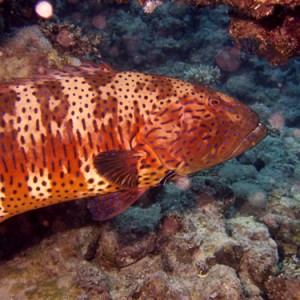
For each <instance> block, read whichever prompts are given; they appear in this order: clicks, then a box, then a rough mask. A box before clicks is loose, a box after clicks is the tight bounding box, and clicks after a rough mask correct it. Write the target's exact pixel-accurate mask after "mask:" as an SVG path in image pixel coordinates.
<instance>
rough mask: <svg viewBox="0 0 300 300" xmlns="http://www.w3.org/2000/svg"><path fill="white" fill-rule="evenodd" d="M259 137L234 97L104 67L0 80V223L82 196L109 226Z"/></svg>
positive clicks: (260, 131)
mask: <svg viewBox="0 0 300 300" xmlns="http://www.w3.org/2000/svg"><path fill="white" fill-rule="evenodd" d="M266 135H267V129H266V127H265V126H264V125H263V124H261V123H260V121H259V117H258V115H257V114H256V113H255V112H254V111H253V110H252V109H251V108H250V107H249V106H247V105H246V104H243V103H242V102H240V101H238V100H237V99H235V98H234V97H230V96H227V95H225V94H223V93H220V92H218V91H214V90H212V89H210V88H208V87H203V86H201V85H197V84H192V83H189V82H186V81H183V80H180V79H176V78H171V77H165V76H161V75H152V74H144V73H139V72H131V71H117V70H115V69H113V68H112V67H110V66H108V65H107V64H106V63H104V62H100V63H99V64H96V63H92V62H89V61H83V62H82V64H81V66H77V67H75V66H70V65H65V66H64V67H63V68H61V69H49V70H48V71H47V72H46V73H45V74H38V75H35V76H32V78H25V79H18V80H15V81H11V82H3V83H1V84H0V222H3V221H4V220H6V219H8V218H10V217H12V216H15V215H17V214H20V213H23V212H26V211H30V210H34V209H38V208H41V207H44V206H49V205H53V204H57V203H60V202H65V201H71V200H75V199H80V198H87V199H88V200H87V201H88V202H87V206H88V208H89V209H90V211H91V214H92V217H93V219H95V220H99V221H103V220H107V219H110V218H112V217H114V216H116V215H118V214H120V213H122V212H123V211H124V210H126V209H127V208H128V207H129V206H130V205H132V204H133V203H134V202H135V201H136V200H137V199H138V198H139V197H140V196H141V195H142V194H143V193H144V192H145V191H146V190H147V189H149V188H150V187H155V186H159V185H160V184H162V183H165V182H166V181H168V180H169V179H170V180H172V174H175V175H176V176H188V175H190V174H193V173H195V172H199V171H201V170H204V169H207V168H210V167H212V166H215V165H217V164H219V163H222V162H224V161H226V160H229V159H231V158H233V157H235V156H238V155H240V154H242V153H243V152H245V151H246V150H248V149H250V148H252V147H254V146H255V145H256V144H257V143H259V142H260V141H261V140H262V139H263V138H264V137H265V136H266Z"/></svg>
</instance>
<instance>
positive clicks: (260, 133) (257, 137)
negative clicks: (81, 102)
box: [234, 123, 268, 156]
mask: <svg viewBox="0 0 300 300" xmlns="http://www.w3.org/2000/svg"><path fill="white" fill-rule="evenodd" d="M267 134H268V129H267V127H266V126H265V125H263V124H261V123H258V124H257V125H256V127H255V128H254V129H253V130H252V131H250V132H249V134H248V135H247V136H246V137H244V138H243V140H242V141H241V142H240V144H239V145H238V146H237V148H236V149H235V151H234V156H237V155H240V154H242V153H244V152H245V151H247V150H249V149H251V148H253V147H254V146H256V145H257V144H258V143H259V142H261V141H262V140H263V139H264V138H265V137H266V136H267Z"/></svg>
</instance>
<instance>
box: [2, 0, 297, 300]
mask: <svg viewBox="0 0 300 300" xmlns="http://www.w3.org/2000/svg"><path fill="white" fill-rule="evenodd" d="M57 2H58V3H57V6H56V16H55V19H54V20H52V21H49V22H48V23H43V24H40V25H39V26H40V29H39V30H40V31H38V33H37V34H38V36H39V35H40V34H41V32H42V33H43V39H42V38H41V37H40V39H39V40H38V41H39V42H41V41H43V45H44V46H45V45H46V48H47V49H51V51H52V49H53V48H55V51H56V52H55V55H54V56H55V57H54V58H55V59H54V60H55V62H57V59H58V63H59V58H60V56H61V55H63V56H64V57H70V56H74V55H75V56H76V54H78V53H80V51H81V50H82V51H84V52H86V54H87V55H88V58H93V59H97V58H96V57H95V56H93V55H94V54H95V47H96V48H97V49H98V51H99V53H101V54H102V57H103V58H104V59H105V60H107V61H108V62H110V63H111V64H112V65H113V66H114V67H115V68H117V69H127V70H139V71H143V72H152V73H159V74H163V75H169V76H175V77H179V78H183V79H188V80H191V81H194V82H199V83H202V84H208V85H213V86H214V87H215V88H217V89H219V90H223V91H225V92H226V93H228V94H231V95H233V96H236V97H237V98H238V99H240V100H242V101H244V102H246V103H247V104H249V105H252V107H253V108H254V109H255V110H256V111H257V112H258V113H259V114H260V116H261V119H262V121H263V122H264V123H266V124H268V125H269V127H270V134H269V136H268V137H267V138H266V139H265V140H264V141H262V142H261V143H260V144H259V145H258V146H257V147H255V148H254V149H252V150H250V151H248V152H247V153H245V154H243V155H241V156H240V157H238V158H237V159H234V160H231V161H229V162H226V163H224V164H222V165H220V166H217V167H215V168H213V169H211V170H206V171H204V172H202V173H200V174H196V175H194V176H193V177H191V178H182V179H180V180H177V181H175V182H173V183H169V184H166V185H164V186H162V187H159V188H155V189H152V190H150V191H149V192H148V193H147V194H146V195H145V196H143V198H142V199H141V200H140V201H138V203H137V204H136V205H135V206H133V207H131V208H129V209H128V210H127V211H126V212H125V213H123V214H122V215H120V216H118V217H116V218H114V219H113V220H111V221H108V222H104V223H95V222H93V221H92V220H91V218H90V215H89V212H88V210H87V209H86V201H82V200H76V201H73V202H70V203H64V204H61V205H55V206H51V207H47V208H44V209H40V210H37V211H33V212H28V213H26V214H23V215H20V216H17V217H15V218H12V219H11V220H8V221H6V222H4V223H2V224H0V299H4V300H6V299H78V300H81V299H82V300H83V299H117V300H119V299H120V300H122V299H200V300H202V299H203V300H206V299H253V300H254V299H255V300H260V299H271V300H273V299H274V300H277V299H291V300H294V299H295V300H296V299H300V246H299V245H300V221H299V219H300V179H299V178H300V104H299V97H300V85H299V81H300V79H299V74H300V62H299V60H297V59H294V60H291V61H290V62H289V63H288V64H286V65H284V66H282V67H277V68H275V67H272V66H270V65H269V64H268V63H266V62H265V61H263V60H261V59H258V58H257V57H255V56H249V55H248V54H246V53H244V52H243V51H241V49H239V48H238V47H236V45H235V44H234V42H233V40H231V39H230V36H229V34H228V33H227V27H228V25H229V22H230V20H229V18H228V13H227V11H228V9H227V7H223V6H219V7H216V8H214V9H203V8H191V7H186V6H182V5H175V4H173V3H165V4H164V5H161V6H159V7H157V8H156V10H155V11H154V12H153V13H152V14H150V15H148V14H145V13H144V11H143V9H141V7H140V6H138V5H137V4H135V3H131V4H129V5H128V4H120V5H119V6H116V5H114V4H107V3H104V4H103V3H102V4H101V3H99V1H88V2H86V3H88V4H84V2H83V1H82V2H78V1H75V0H69V1H57ZM16 11H17V12H18V10H17V8H16ZM0 12H1V11H0ZM19 13H20V12H19ZM23 13H24V12H23ZM17 15H18V14H17ZM18 16H19V15H18ZM24 18H25V17H24ZM19 19H20V18H19ZM24 20H25V19H24ZM65 21H68V22H71V23H72V24H74V27H72V26H70V25H66V23H64V22H65ZM11 22H15V23H14V24H15V26H16V27H18V24H17V23H16V21H15V20H14V18H11ZM52 22H53V23H55V25H53V24H52ZM1 24H7V20H6V21H5V22H2V21H1V22H0V27H1ZM23 24H26V25H33V24H36V17H34V18H27V19H26V20H25V21H24V22H23ZM23 24H22V25H23ZM3 26H4V25H3ZM78 26H79V27H80V35H79V33H78V32H79V31H78ZM4 27H5V26H4ZM4 27H3V28H4ZM1 28H2V27H1ZM34 30H36V27H35V29H34ZM2 31H4V29H3V30H2V29H1V32H2ZM25 32H26V31H25ZM30 32H31V34H32V31H30ZM23 33H24V31H23ZM81 33H82V34H81ZM44 36H45V38H46V40H44ZM93 36H94V37H95V36H101V42H100V39H99V38H96V39H93V38H92V37H93ZM23 37H24V35H23ZM73 38H74V40H73ZM80 39H83V40H84V43H82V44H81V43H80ZM25 40H26V39H25ZM26 41H27V43H28V40H26ZM73 41H74V42H75V41H76V43H77V44H76V45H82V48H80V49H78V47H75V48H76V49H75V48H73V46H72V45H73ZM49 43H50V44H49ZM36 44H37V45H38V44H39V43H35V44H32V43H31V45H30V46H31V48H30V51H33V52H30V51H29V52H28V53H29V54H28V55H27V56H25V58H26V59H24V63H23V64H25V63H26V61H27V60H28V61H30V62H32V61H41V60H40V59H36V56H35V55H36V50H35V49H33V48H34V46H35V45H36ZM13 45H15V44H13ZM27 47H28V46H27ZM37 47H38V46H37ZM39 47H40V46H39ZM14 48H18V47H14ZM46 48H45V49H46ZM22 49H24V48H22ZM43 49H44V48H43ZM10 50H11V48H10ZM18 51H19V52H18V55H15V54H14V53H13V52H9V51H8V52H9V57H10V59H11V61H12V62H13V61H14V60H13V58H14V57H16V59H15V60H16V61H18V63H17V64H16V67H15V69H14V68H10V67H11V66H12V63H8V60H4V59H1V58H0V64H1V65H2V66H3V64H5V66H6V67H7V70H9V71H10V72H11V74H13V73H14V72H17V71H18V70H20V68H22V64H21V65H20V62H19V61H20V59H19V58H20V56H19V55H20V53H21V52H22V51H20V49H18ZM76 51H77V52H76ZM31 53H34V56H33V55H32V54H31ZM51 53H53V52H51ZM32 57H33V58H34V59H33V60H31V59H32ZM43 57H44V58H45V56H43ZM22 70H23V71H24V68H23V69H22ZM4 75H5V76H6V75H7V72H5V74H4Z"/></svg>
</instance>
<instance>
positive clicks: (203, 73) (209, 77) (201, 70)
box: [184, 65, 221, 85]
mask: <svg viewBox="0 0 300 300" xmlns="http://www.w3.org/2000/svg"><path fill="white" fill-rule="evenodd" d="M220 77H221V72H220V69H219V68H218V67H213V66H210V65H199V66H197V67H191V68H190V69H189V70H187V71H185V72H184V79H185V80H187V81H190V82H193V83H199V84H203V85H212V84H216V83H218V82H219V80H220Z"/></svg>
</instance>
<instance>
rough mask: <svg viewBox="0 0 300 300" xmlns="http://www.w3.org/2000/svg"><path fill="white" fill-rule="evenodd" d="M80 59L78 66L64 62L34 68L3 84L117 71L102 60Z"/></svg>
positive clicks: (7, 85)
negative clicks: (25, 74)
mask: <svg viewBox="0 0 300 300" xmlns="http://www.w3.org/2000/svg"><path fill="white" fill-rule="evenodd" d="M80 61H81V65H80V66H73V65H70V64H64V65H63V66H62V68H55V67H46V68H44V69H43V70H42V71H41V70H36V71H35V72H34V73H32V74H31V75H30V76H28V77H27V78H17V79H15V80H9V81H7V82H6V83H5V86H6V87H9V86H10V85H11V84H13V85H16V84H18V85H23V84H26V83H28V82H30V83H31V82H32V81H34V82H35V83H37V84H38V83H41V82H44V81H52V80H58V79H62V78H66V77H70V76H81V75H93V74H99V73H107V74H109V73H110V74H113V73H116V72H117V71H115V70H114V69H113V68H112V67H110V66H109V65H107V64H106V63H104V62H100V63H99V64H97V63H94V62H91V61H89V60H86V59H80Z"/></svg>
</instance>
